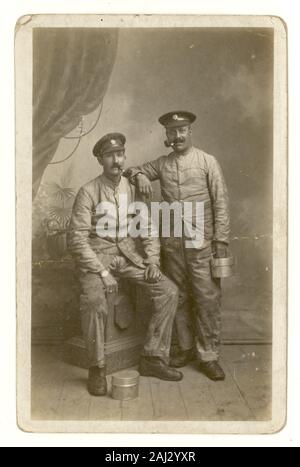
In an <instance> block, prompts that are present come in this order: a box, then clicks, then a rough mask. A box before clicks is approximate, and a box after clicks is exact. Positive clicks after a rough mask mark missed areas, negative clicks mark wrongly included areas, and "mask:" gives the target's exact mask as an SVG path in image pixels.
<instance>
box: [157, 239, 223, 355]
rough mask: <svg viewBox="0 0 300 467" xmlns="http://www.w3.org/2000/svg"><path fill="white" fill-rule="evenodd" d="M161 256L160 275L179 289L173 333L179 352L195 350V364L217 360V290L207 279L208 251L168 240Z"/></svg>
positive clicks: (216, 283)
mask: <svg viewBox="0 0 300 467" xmlns="http://www.w3.org/2000/svg"><path fill="white" fill-rule="evenodd" d="M162 252H163V268H164V272H165V273H166V275H167V276H168V277H169V278H170V279H171V280H172V281H173V282H174V283H175V284H176V285H177V286H178V288H179V301H178V310H177V313H176V317H175V321H174V332H175V333H176V334H177V339H178V343H179V346H180V348H181V350H189V349H192V348H193V347H194V346H195V348H196V351H197V355H198V358H199V360H202V361H206V362H208V361H214V360H218V358H219V351H220V330H221V287H220V279H214V278H212V275H211V267H210V260H211V253H212V250H211V247H210V246H209V247H206V248H204V249H202V250H197V249H194V248H186V247H185V241H184V239H181V238H169V239H164V241H163V243H162Z"/></svg>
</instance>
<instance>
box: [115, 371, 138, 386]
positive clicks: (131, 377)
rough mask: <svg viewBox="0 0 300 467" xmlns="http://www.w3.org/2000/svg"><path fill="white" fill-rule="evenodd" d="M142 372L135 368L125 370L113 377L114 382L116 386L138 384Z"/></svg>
mask: <svg viewBox="0 0 300 467" xmlns="http://www.w3.org/2000/svg"><path fill="white" fill-rule="evenodd" d="M139 376H140V374H139V373H138V372H137V371H134V370H123V371H120V372H119V373H116V374H115V375H113V377H112V384H113V385H115V386H127V385H129V384H137V383H138V381H139Z"/></svg>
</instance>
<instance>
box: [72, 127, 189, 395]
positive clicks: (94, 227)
mask: <svg viewBox="0 0 300 467" xmlns="http://www.w3.org/2000/svg"><path fill="white" fill-rule="evenodd" d="M125 141H126V139H125V136H123V135H122V134H120V133H112V134H108V135H105V136H104V137H103V138H101V139H100V140H99V141H98V142H97V144H96V145H95V147H94V149H93V154H94V156H95V157H97V159H98V161H99V163H100V164H101V165H102V166H103V174H102V175H99V176H98V177H96V178H95V179H94V180H92V181H90V182H89V183H87V184H86V185H84V186H83V187H82V188H81V189H80V190H79V192H78V194H77V197H76V200H75V203H74V206H73V212H72V217H71V222H70V230H69V234H68V246H69V248H70V251H71V253H72V255H73V257H74V259H75V262H76V265H77V267H78V269H79V280H80V286H81V295H80V312H81V322H82V331H83V336H84V339H85V342H86V348H87V352H88V358H89V378H88V390H89V392H90V394H92V395H95V396H102V395H105V394H106V393H107V382H106V370H105V355H104V329H105V322H106V317H107V313H108V305H107V298H108V297H109V296H110V294H112V293H116V292H117V290H118V283H117V280H116V278H126V279H127V280H128V281H130V282H133V283H134V284H136V285H138V286H140V287H142V288H143V290H144V292H145V295H146V296H147V297H148V299H149V300H151V302H152V304H153V312H152V316H151V318H150V322H149V326H148V330H147V333H146V338H145V344H144V349H143V352H142V356H141V360H140V365H139V372H140V374H141V375H142V376H154V377H157V378H160V379H163V380H172V381H179V380H181V379H182V373H180V372H179V371H178V370H175V369H173V368H171V367H169V366H168V359H169V351H170V344H171V333H172V326H173V321H174V318H175V313H176V308H177V301H178V291H177V287H176V286H175V285H174V284H173V282H171V281H170V280H169V279H168V278H166V277H165V276H163V275H162V274H161V272H160V266H159V265H160V243H159V240H158V238H151V237H149V236H144V237H143V238H141V243H142V246H143V250H144V255H145V258H143V257H142V256H141V255H140V254H139V253H138V251H137V248H136V244H135V241H134V239H133V238H132V237H131V236H130V234H127V235H126V234H125V235H124V231H125V232H127V230H128V229H127V227H128V223H129V221H130V215H128V214H126V216H119V205H120V200H121V198H122V199H124V196H125V198H126V199H127V201H128V204H130V203H132V202H133V201H134V187H133V186H132V185H131V184H130V183H129V181H128V180H127V179H126V178H124V177H122V171H123V167H124V163H125V159H126V157H125V147H124V145H125ZM107 206H110V207H116V209H115V213H116V212H118V214H116V215H113V214H114V213H113V212H112V210H111V209H110V208H109V209H106V212H105V214H106V216H108V217H109V216H111V219H110V221H111V222H108V224H109V225H110V226H111V225H114V222H115V225H116V230H115V233H113V234H112V232H111V231H110V232H109V231H107V232H106V231H105V229H103V228H102V227H101V225H102V224H101V219H102V220H103V214H104V210H105V207H106V208H107ZM106 218H107V217H106Z"/></svg>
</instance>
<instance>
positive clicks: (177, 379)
mask: <svg viewBox="0 0 300 467" xmlns="http://www.w3.org/2000/svg"><path fill="white" fill-rule="evenodd" d="M139 374H140V375H141V376H151V377H152V378H158V379H161V380H162V381H181V380H182V378H183V375H181V376H180V377H178V378H167V377H163V376H158V375H157V374H155V373H154V372H153V373H152V372H150V371H143V370H140V369H139Z"/></svg>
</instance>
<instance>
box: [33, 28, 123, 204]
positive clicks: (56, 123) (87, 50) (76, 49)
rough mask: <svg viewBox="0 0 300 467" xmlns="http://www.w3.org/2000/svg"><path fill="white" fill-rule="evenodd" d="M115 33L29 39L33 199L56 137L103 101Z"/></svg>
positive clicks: (75, 32) (55, 33) (56, 31)
mask: <svg viewBox="0 0 300 467" xmlns="http://www.w3.org/2000/svg"><path fill="white" fill-rule="evenodd" d="M117 40H118V31H117V30H116V29H97V28H89V29H86V28H49V29H48V28H47V29H45V28H37V29H35V31H34V35H33V129H32V130H33V142H32V144H33V155H32V160H33V196H35V194H36V192H37V190H38V187H39V184H40V181H41V178H42V176H43V173H44V170H45V169H46V167H47V165H48V164H49V162H50V161H51V159H52V158H53V156H54V154H55V151H56V149H57V147H58V144H59V141H60V138H61V137H63V136H65V135H67V134H68V133H69V132H70V131H71V130H73V129H74V128H75V127H76V126H77V125H78V124H79V122H80V118H81V116H82V115H87V114H89V113H90V112H92V111H94V110H95V109H96V108H97V107H98V106H99V105H100V103H101V102H102V99H103V97H104V95H105V92H106V89H107V86H108V82H109V77H110V74H111V71H112V68H113V64H114V61H115V56H116V51H117Z"/></svg>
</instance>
